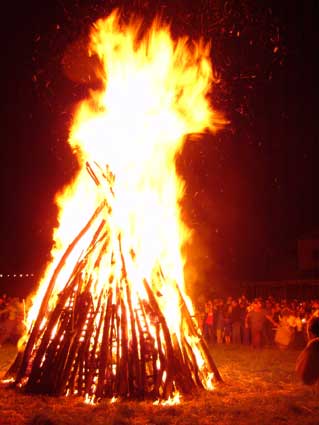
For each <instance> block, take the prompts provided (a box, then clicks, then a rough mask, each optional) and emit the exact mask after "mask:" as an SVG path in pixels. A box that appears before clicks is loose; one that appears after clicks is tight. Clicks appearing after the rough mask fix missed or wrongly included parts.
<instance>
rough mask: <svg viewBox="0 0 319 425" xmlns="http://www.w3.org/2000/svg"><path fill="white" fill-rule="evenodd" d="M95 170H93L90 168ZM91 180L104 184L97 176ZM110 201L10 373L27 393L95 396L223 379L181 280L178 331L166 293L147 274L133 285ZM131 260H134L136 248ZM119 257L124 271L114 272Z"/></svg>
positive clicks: (158, 394) (164, 393) (162, 390)
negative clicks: (102, 273) (170, 321)
mask: <svg viewBox="0 0 319 425" xmlns="http://www.w3.org/2000/svg"><path fill="white" fill-rule="evenodd" d="M92 173H93V170H92V169H91V170H90V175H92ZM94 180H95V182H96V183H97V184H99V179H98V178H97V177H96V176H95V178H94ZM109 193H111V192H109ZM107 205H110V199H106V200H105V202H104V203H102V204H101V205H100V206H99V207H98V209H97V210H96V211H95V212H94V214H93V215H92V217H91V219H90V220H89V221H88V223H87V224H86V226H85V227H84V228H83V229H82V230H81V232H80V233H79V234H78V235H77V236H76V238H75V239H74V240H73V241H72V243H71V244H70V245H69V247H68V249H67V250H66V252H65V253H64V254H63V255H62V257H61V260H60V262H59V263H58V266H57V268H56V270H55V271H54V272H53V275H52V278H51V280H50V282H49V285H48V288H47V292H46V294H45V296H44V298H43V302H42V305H41V308H40V309H39V313H38V317H37V319H36V321H35V324H34V326H33V328H32V329H31V332H30V336H29V339H28V342H27V344H26V346H25V349H24V353H23V357H22V362H21V363H20V365H19V366H18V367H17V366H16V370H13V369H11V372H10V373H11V375H13V376H15V381H16V384H19V385H21V384H22V383H23V385H24V386H25V390H26V391H27V392H30V393H44V394H52V395H63V394H69V393H71V394H77V395H80V396H89V397H92V398H96V399H100V398H103V397H124V398H127V397H128V398H137V399H138V398H152V399H156V398H164V399H167V398H168V397H170V396H171V395H172V394H173V393H174V391H179V392H182V393H187V392H190V391H192V390H193V389H194V388H196V387H205V385H206V384H205V383H204V381H203V376H204V378H205V379H206V380H207V379H208V380H211V379H212V374H215V377H216V379H217V380H219V381H220V380H221V377H220V375H219V373H218V370H217V368H216V366H215V364H214V362H213V360H212V358H211V356H210V354H209V351H208V348H207V346H206V345H205V342H204V340H203V338H202V337H201V336H200V333H199V332H198V330H197V329H196V325H195V323H194V322H193V319H192V318H191V315H190V313H189V311H188V308H187V306H186V303H185V301H184V299H183V296H182V293H181V291H180V288H179V287H178V285H177V284H176V290H177V293H178V296H179V298H180V309H181V315H182V326H181V330H180V331H181V336H180V337H178V336H177V335H176V334H175V333H172V332H171V331H170V329H169V327H168V325H167V322H166V318H165V316H164V314H163V312H162V310H161V307H160V299H161V297H162V295H161V294H156V293H154V292H153V290H152V288H151V285H150V284H149V283H148V282H147V280H146V279H143V281H142V282H140V288H141V289H140V291H136V290H134V288H133V286H132V282H131V281H130V279H129V276H128V273H127V269H126V261H127V260H126V259H125V255H124V253H123V248H122V242H121V239H122V236H121V234H119V235H118V247H117V251H113V252H112V253H111V254H110V252H109V250H110V249H111V248H110V234H109V232H110V227H109V225H108V221H107V215H108V214H109V210H108V209H107V208H106V206H107ZM100 216H101V218H102V221H101V223H100V224H99V225H98V226H97V230H95V232H94V234H93V237H92V239H91V242H89V244H88V246H87V248H86V250H85V251H84V252H83V253H82V255H81V256H80V258H78V259H77V260H76V261H75V264H74V267H73V271H72V273H71V276H70V277H69V279H68V281H67V282H66V284H65V287H64V289H63V290H62V291H61V292H60V293H59V295H58V298H57V302H56V305H55V307H54V308H53V309H52V310H51V311H48V305H49V299H50V296H51V294H52V291H53V289H54V284H55V281H56V279H57V278H58V276H59V273H61V270H62V269H63V266H64V264H65V262H66V261H67V259H68V257H69V255H70V254H71V252H72V250H73V249H74V248H75V247H76V245H77V243H78V242H79V240H80V238H81V237H82V236H83V235H84V233H85V232H87V231H89V229H90V227H91V226H93V223H94V222H95V221H98V220H99V217H100ZM94 258H96V259H95V260H94ZM110 258H111V259H110ZM128 259H130V261H133V262H134V254H133V251H132V252H131V254H130V255H129V257H128ZM105 262H108V266H109V268H110V269H109V272H108V280H107V282H105V284H104V285H103V288H102V291H101V292H100V293H99V295H98V296H95V299H94V291H93V287H94V285H95V283H96V277H95V276H94V275H95V274H96V273H98V272H99V269H100V268H101V267H103V263H105ZM117 262H119V263H120V270H121V273H120V275H118V276H114V275H113V274H112V273H113V269H114V268H115V265H117ZM89 264H91V266H89ZM92 264H93V266H92ZM104 265H105V264H104ZM157 277H158V278H159V279H161V280H162V282H161V284H162V285H165V284H168V283H167V282H165V277H164V275H163V273H160V274H159V273H158V274H157ZM143 292H144V293H143ZM133 298H134V300H133ZM43 323H44V325H43ZM192 341H193V342H192ZM194 349H195V351H194ZM196 351H197V353H196ZM198 353H201V354H202V359H203V361H204V363H205V366H204V367H202V366H200V365H198V364H197V362H198V360H197V358H196V355H198ZM20 356H21V355H20ZM207 385H209V384H207Z"/></svg>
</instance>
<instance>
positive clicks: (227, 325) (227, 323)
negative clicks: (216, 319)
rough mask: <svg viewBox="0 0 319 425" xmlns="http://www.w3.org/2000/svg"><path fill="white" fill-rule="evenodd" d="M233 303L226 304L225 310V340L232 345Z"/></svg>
mask: <svg viewBox="0 0 319 425" xmlns="http://www.w3.org/2000/svg"><path fill="white" fill-rule="evenodd" d="M231 302H232V301H230V303H228V302H227V304H226V306H225V309H224V338H225V343H226V344H230V341H231V332H232V321H231V310H232V307H231Z"/></svg>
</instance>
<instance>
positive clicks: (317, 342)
mask: <svg viewBox="0 0 319 425" xmlns="http://www.w3.org/2000/svg"><path fill="white" fill-rule="evenodd" d="M307 333H308V339H309V342H308V344H307V346H306V347H305V348H304V349H303V350H302V352H301V353H300V354H299V356H298V359H297V362H296V372H297V374H298V376H299V377H300V378H301V380H302V382H303V383H304V384H306V385H313V384H315V383H316V382H318V381H319V317H315V316H313V317H312V318H311V319H310V320H309V322H308V328H307Z"/></svg>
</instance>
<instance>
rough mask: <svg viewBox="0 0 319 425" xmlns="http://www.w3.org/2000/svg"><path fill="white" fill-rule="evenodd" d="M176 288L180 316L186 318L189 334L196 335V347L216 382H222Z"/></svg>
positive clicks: (204, 342) (177, 287) (205, 344)
mask: <svg viewBox="0 0 319 425" xmlns="http://www.w3.org/2000/svg"><path fill="white" fill-rule="evenodd" d="M176 289H177V291H178V294H179V298H180V300H181V312H182V317H183V318H184V319H185V320H186V322H187V325H188V327H189V330H190V333H191V335H193V336H195V337H197V339H198V341H199V342H198V344H197V345H198V348H199V349H200V351H201V353H202V355H203V357H204V360H205V363H206V364H207V366H208V367H209V368H210V369H211V371H212V372H213V373H214V377H215V378H216V380H217V381H218V382H223V379H222V377H221V375H220V373H219V371H218V369H217V366H216V365H215V362H214V360H213V358H212V356H211V354H210V352H209V348H208V346H207V343H206V341H205V339H204V338H203V336H202V335H201V334H199V332H198V331H197V329H196V328H195V324H194V321H193V319H192V317H191V315H190V313H189V310H188V308H187V305H186V303H185V300H184V297H183V295H182V293H181V291H180V288H179V286H178V285H177V284H176Z"/></svg>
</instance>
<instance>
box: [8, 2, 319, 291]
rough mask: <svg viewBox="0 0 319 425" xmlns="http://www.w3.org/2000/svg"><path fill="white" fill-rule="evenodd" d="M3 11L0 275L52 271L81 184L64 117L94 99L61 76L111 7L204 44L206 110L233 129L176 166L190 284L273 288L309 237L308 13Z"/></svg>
mask: <svg viewBox="0 0 319 425" xmlns="http://www.w3.org/2000/svg"><path fill="white" fill-rule="evenodd" d="M11 3H12V4H11V6H7V7H6V11H5V12H6V13H4V11H3V13H2V24H1V40H2V60H1V64H2V65H1V71H2V72H1V84H2V88H1V94H2V96H1V99H2V102H1V148H0V149H1V150H0V158H1V167H0V179H1V245H0V273H13V272H17V273H30V272H33V273H35V274H37V275H38V274H40V273H41V271H42V270H43V268H44V267H45V264H46V263H47V261H49V259H50V249H51V244H52V242H51V237H52V229H53V227H54V226H55V225H56V213H57V211H56V208H55V206H54V202H53V201H54V195H55V193H56V192H57V191H58V190H61V189H62V188H63V186H64V185H66V184H67V183H68V182H69V181H70V180H71V179H72V177H73V176H74V175H75V173H76V171H77V162H76V159H75V158H74V156H73V155H72V152H71V150H70V148H69V147H68V145H67V136H68V128H69V126H70V122H71V117H72V110H73V108H74V105H75V103H76V102H77V101H79V100H80V99H81V98H83V97H84V96H85V95H86V93H87V91H88V89H89V88H90V87H89V85H88V84H87V79H86V78H85V76H84V75H83V74H84V73H85V69H86V68H85V66H84V67H83V69H82V68H81V66H80V68H79V72H80V73H82V74H81V76H82V77H83V81H79V80H74V79H73V81H72V80H71V79H70V78H69V77H70V76H68V75H66V72H65V69H64V67H63V65H62V64H63V60H64V59H65V52H66V51H67V49H68V48H69V46H70V44H72V43H73V42H75V41H77V40H79V39H80V38H81V37H85V35H86V34H87V32H88V29H89V26H90V24H92V22H94V20H96V19H97V18H98V17H101V16H104V15H106V14H108V13H109V12H110V11H111V10H112V9H113V8H114V7H115V6H118V5H122V6H124V8H125V13H126V14H127V15H129V12H130V11H135V12H137V13H139V14H142V15H144V16H145V20H146V22H150V21H151V20H152V18H153V17H154V14H155V11H159V12H160V13H161V14H162V16H163V18H164V19H165V20H166V21H168V20H169V21H171V23H172V32H173V34H174V35H182V34H185V33H186V34H189V35H190V36H191V37H194V38H198V37H199V36H202V37H204V38H205V39H206V40H211V41H212V60H213V63H214V68H215V70H216V72H218V74H219V76H220V80H221V82H220V83H219V84H218V85H217V86H216V87H214V91H213V92H212V104H213V105H214V106H215V107H216V108H217V109H219V110H220V111H221V112H222V113H223V114H224V116H225V117H226V118H227V119H228V120H229V121H230V124H229V125H228V126H226V127H225V128H224V129H223V130H222V131H220V132H219V133H218V134H216V135H214V136H212V135H207V134H205V135H202V136H201V137H200V138H199V140H196V141H194V140H192V138H191V137H190V138H189V140H188V141H187V142H186V144H185V148H184V151H183V152H182V154H181V156H180V157H179V158H177V167H178V170H179V172H180V173H181V174H182V175H183V176H184V178H185V180H186V184H187V192H186V196H185V199H184V202H183V216H184V219H185V220H186V222H187V223H188V224H189V225H190V227H192V228H193V229H194V239H193V241H192V242H190V244H189V245H188V246H187V247H186V250H187V252H188V255H189V257H190V258H192V261H191V267H190V266H189V267H188V268H187V276H188V278H189V281H190V282H191V283H195V284H198V285H202V286H203V287H205V285H208V284H209V285H214V282H218V281H222V280H227V279H239V280H243V279H244V280H245V279H247V280H250V279H267V278H269V277H272V276H273V275H274V273H275V272H276V268H277V269H278V267H279V268H280V267H281V265H282V264H285V263H286V262H287V258H288V257H289V255H292V253H293V250H294V249H295V248H296V241H297V239H298V238H300V237H302V236H304V235H306V234H309V233H311V232H312V231H314V230H316V229H318V227H319V202H318V191H317V181H319V179H318V175H319V171H318V160H317V158H318V144H317V142H318V136H317V127H318V124H317V117H316V115H317V108H318V107H317V98H316V96H315V87H316V85H317V81H316V80H317V78H318V77H317V75H318V72H317V71H318V67H317V66H316V65H315V62H316V55H317V51H318V46H317V44H316V36H315V34H316V29H315V28H316V25H317V20H318V17H319V16H318V2H317V1H316V0H307V1H306V2H300V1H295V0H273V1H259V0H258V1H257V0H255V1H252V0H251V1H250V0H243V1H240V0H238V1H227V2H226V1H224V0H223V1H222V0H216V1H213V0H210V1H209V0H198V1H194V2H192V1H190V0H189V1H185V0H184V1H182V0H172V1H166V2H163V1H159V0H155V1H154V0H153V1H148V0H145V1H137V0H136V1H125V0H123V1H122V2H119V1H108V2H107V1H105V2H102V1H100V2H97V1H95V2H93V1H91V2H90V1H88V0H86V1H83V0H82V1H81V0H78V1H75V0H70V1H67V0H60V1H58V0H50V1H41V2H38V1H32V2H22V3H21V4H20V3H15V2H11ZM71 65H72V64H71ZM78 65H79V63H77V64H73V65H72V66H73V67H76V66H78ZM84 80H85V81H84ZM28 289H30V291H31V290H32V289H33V288H31V287H30V288H28Z"/></svg>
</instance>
